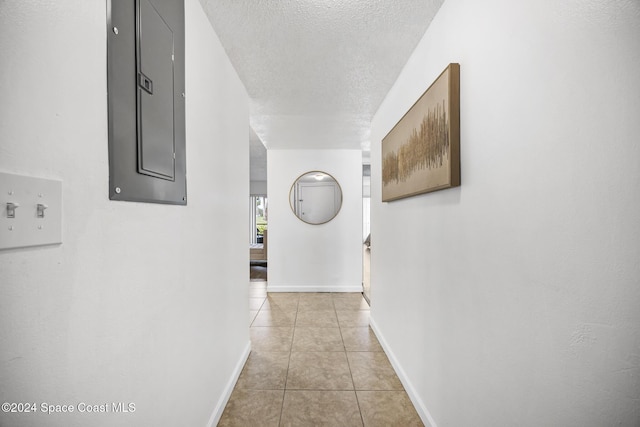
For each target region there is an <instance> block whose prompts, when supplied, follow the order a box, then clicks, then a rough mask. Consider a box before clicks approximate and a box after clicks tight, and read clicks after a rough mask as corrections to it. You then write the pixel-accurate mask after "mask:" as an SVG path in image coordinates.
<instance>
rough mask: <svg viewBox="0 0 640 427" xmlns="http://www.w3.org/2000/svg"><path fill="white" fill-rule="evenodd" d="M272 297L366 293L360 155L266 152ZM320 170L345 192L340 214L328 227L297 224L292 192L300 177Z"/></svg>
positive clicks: (336, 152)
mask: <svg viewBox="0 0 640 427" xmlns="http://www.w3.org/2000/svg"><path fill="white" fill-rule="evenodd" d="M267 159H268V165H269V166H268V170H267V182H268V191H269V225H268V227H269V255H268V256H269V259H268V262H269V284H268V287H269V291H272V292H292V291H295V292H359V291H361V290H362V253H361V252H362V249H361V248H362V238H361V234H362V231H361V230H362V155H361V153H360V151H359V150H267ZM313 170H321V171H324V172H327V173H329V174H330V175H332V176H333V177H334V178H335V179H336V180H337V181H338V183H339V184H340V187H341V188H342V196H343V201H342V208H341V209H340V212H339V213H338V215H337V216H336V217H335V218H334V219H333V220H331V221H329V222H328V223H326V224H320V225H310V224H307V223H304V222H302V221H301V220H299V219H298V218H297V217H296V216H295V215H294V214H293V212H292V211H291V208H290V206H289V190H290V188H291V185H292V184H293V182H294V181H295V180H296V178H298V177H299V176H300V175H302V174H304V173H306V172H308V171H313Z"/></svg>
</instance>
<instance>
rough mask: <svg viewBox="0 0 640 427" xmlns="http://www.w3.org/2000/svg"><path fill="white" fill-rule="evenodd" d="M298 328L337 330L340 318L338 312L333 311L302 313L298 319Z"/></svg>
mask: <svg viewBox="0 0 640 427" xmlns="http://www.w3.org/2000/svg"><path fill="white" fill-rule="evenodd" d="M296 326H314V327H317V328H337V327H338V318H337V317H336V311H335V310H333V309H331V310H312V311H301V312H299V313H298V317H297V319H296Z"/></svg>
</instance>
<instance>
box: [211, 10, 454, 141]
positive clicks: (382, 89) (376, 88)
mask: <svg viewBox="0 0 640 427" xmlns="http://www.w3.org/2000/svg"><path fill="white" fill-rule="evenodd" d="M443 1H444V0H200V2H201V4H202V6H203V7H204V10H205V11H206V13H207V15H208V17H209V20H210V21H211V24H212V26H213V28H214V30H215V32H216V33H217V35H218V37H219V38H220V41H221V42H222V45H223V46H224V48H225V50H226V52H227V55H228V56H229V58H230V59H231V62H232V64H233V65H234V67H235V69H236V71H237V73H238V75H239V76H240V79H241V80H242V82H243V83H244V85H245V87H246V89H247V92H248V93H249V97H250V99H251V106H250V111H251V119H250V122H251V127H252V129H253V130H254V132H255V135H254V138H253V139H254V142H255V136H257V137H258V138H259V140H260V141H261V142H262V143H263V144H264V146H265V147H267V148H268V149H272V148H274V149H323V148H325V149H362V150H364V151H365V152H366V151H368V150H369V147H370V140H369V127H370V121H371V118H372V117H373V114H374V113H375V112H376V110H377V109H378V107H379V106H380V103H381V102H382V100H383V99H384V97H385V95H386V94H387V92H388V91H389V89H390V88H391V86H392V85H393V83H394V82H395V80H396V79H397V77H398V75H399V73H400V71H401V70H402V68H403V67H404V65H405V63H406V62H407V60H408V58H409V56H410V55H411V53H412V52H413V50H414V49H415V46H416V45H417V43H418V42H419V41H420V39H421V38H422V36H423V35H424V33H425V31H426V29H427V27H428V26H429V23H430V22H431V20H432V19H433V17H434V15H435V14H436V12H437V11H438V9H439V8H440V6H441V4H442V3H443Z"/></svg>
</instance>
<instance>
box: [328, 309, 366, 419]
mask: <svg viewBox="0 0 640 427" xmlns="http://www.w3.org/2000/svg"><path fill="white" fill-rule="evenodd" d="M332 302H333V309H334V311H335V314H336V319H338V310H337V309H336V303H335V300H333V298H332ZM338 330H339V331H340V339H341V340H342V348H344V357H345V359H347V367H348V368H349V376H350V377H351V384H352V385H353V394H354V396H355V397H356V405H358V413H359V414H360V421H362V425H363V426H364V417H363V415H362V408H361V407H360V400H359V399H358V393H357V392H356V382H355V381H354V380H353V371H352V370H351V364H350V363H349V356H348V355H347V346H346V345H345V343H344V336H343V335H342V326H341V325H340V320H338Z"/></svg>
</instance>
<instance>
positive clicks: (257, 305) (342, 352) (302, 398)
mask: <svg viewBox="0 0 640 427" xmlns="http://www.w3.org/2000/svg"><path fill="white" fill-rule="evenodd" d="M266 286H267V282H264V281H252V282H251V284H250V291H249V293H250V304H249V308H250V310H251V311H250V313H249V316H250V322H251V330H250V334H251V343H252V352H251V355H250V356H249V359H248V360H247V363H246V365H245V367H244V369H243V371H242V373H241V375H240V378H239V379H238V382H237V384H236V386H235V389H234V391H233V393H232V395H231V398H230V399H229V402H228V404H227V406H226V408H225V410H224V413H223V415H222V418H221V420H220V423H219V424H218V425H219V426H278V425H280V426H319V425H323V426H362V425H365V426H391V425H398V426H421V425H423V424H422V422H421V421H420V418H419V417H418V414H417V413H416V411H415V409H414V407H413V405H412V403H411V401H410V400H409V397H408V396H407V393H406V392H405V391H404V388H403V386H402V384H401V382H400V380H399V379H398V377H397V376H396V374H395V372H394V370H393V367H392V366H391V364H390V363H389V360H388V359H387V357H386V355H385V353H384V352H383V350H382V347H381V346H380V344H379V343H378V340H377V339H376V337H375V335H374V333H373V331H372V330H371V329H370V328H369V306H368V305H367V303H366V301H365V300H364V298H363V297H362V295H361V294H359V293H270V294H267V292H266Z"/></svg>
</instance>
